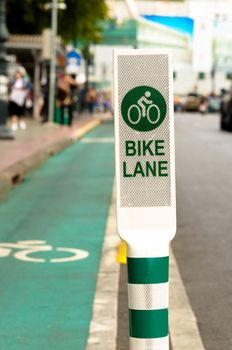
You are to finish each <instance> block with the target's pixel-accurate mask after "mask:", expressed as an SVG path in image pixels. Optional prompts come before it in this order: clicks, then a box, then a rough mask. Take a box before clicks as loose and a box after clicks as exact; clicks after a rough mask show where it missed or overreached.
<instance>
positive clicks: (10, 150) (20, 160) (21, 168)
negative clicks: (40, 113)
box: [0, 113, 109, 197]
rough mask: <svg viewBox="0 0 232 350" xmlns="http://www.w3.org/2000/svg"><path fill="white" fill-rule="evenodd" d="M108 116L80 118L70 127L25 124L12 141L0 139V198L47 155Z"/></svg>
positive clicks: (75, 138)
mask: <svg viewBox="0 0 232 350" xmlns="http://www.w3.org/2000/svg"><path fill="white" fill-rule="evenodd" d="M107 118H109V115H108V114H100V113H99V114H95V115H91V116H90V115H86V114H83V115H79V116H78V117H77V118H76V120H74V123H73V126H72V127H71V128H70V127H68V126H61V125H58V124H48V123H45V124H41V123H39V122H37V121H34V120H29V121H28V122H27V125H28V128H27V130H25V131H17V132H16V134H15V140H13V141H12V140H0V154H1V162H0V197H1V196H2V195H3V194H4V193H5V192H6V191H7V190H9V189H10V188H11V187H12V185H14V184H16V183H18V182H21V181H22V180H23V177H24V175H25V174H26V173H28V172H30V171H32V170H34V169H35V168H36V167H38V166H39V165H40V164H42V163H43V162H44V161H45V160H46V159H47V158H49V157H50V156H52V155H54V154H56V153H58V152H60V151H61V150H63V149H64V148H66V147H68V146H69V145H71V144H72V143H73V142H74V141H75V140H77V139H79V138H81V137H82V136H83V135H84V134H85V133H86V132H88V131H90V130H91V129H93V128H94V127H96V126H97V125H99V124H100V123H101V122H102V121H103V120H104V119H107Z"/></svg>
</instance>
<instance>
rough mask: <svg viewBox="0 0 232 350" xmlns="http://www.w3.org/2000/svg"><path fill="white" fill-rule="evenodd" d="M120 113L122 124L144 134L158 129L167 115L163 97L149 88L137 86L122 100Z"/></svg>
mask: <svg viewBox="0 0 232 350" xmlns="http://www.w3.org/2000/svg"><path fill="white" fill-rule="evenodd" d="M121 113H122V118H123V120H124V122H125V123H126V124H127V125H128V126H129V127H130V128H131V129H134V130H136V131H141V132H144V131H145V132H146V131H151V130H154V129H156V128H158V127H159V126H160V125H161V124H162V123H163V121H164V119H165V117H166V114H167V104H166V100H165V98H164V97H163V95H162V94H161V93H160V92H159V91H158V90H157V89H154V88H153V87H151V86H147V85H143V86H137V87H135V88H133V89H131V90H129V91H128V92H127V93H126V94H125V96H124V97H123V99H122V103H121Z"/></svg>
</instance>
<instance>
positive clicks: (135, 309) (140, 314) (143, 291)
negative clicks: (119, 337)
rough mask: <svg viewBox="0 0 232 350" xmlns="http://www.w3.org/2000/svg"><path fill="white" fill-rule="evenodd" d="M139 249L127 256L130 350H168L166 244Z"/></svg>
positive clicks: (167, 266)
mask: <svg viewBox="0 0 232 350" xmlns="http://www.w3.org/2000/svg"><path fill="white" fill-rule="evenodd" d="M141 246H142V245H133V246H131V245H130V244H128V253H127V255H128V256H127V264H128V306H129V336H130V350H169V331H168V311H169V310H168V308H169V244H168V243H164V244H163V245H160V244H159V245H158V244H157V245H156V244H154V246H153V249H152V250H153V253H152V254H151V250H150V249H149V250H150V252H149V253H150V254H149V255H147V254H144V250H143V249H141ZM154 247H155V248H154ZM146 248H147V247H146ZM149 250H148V249H146V251H149Z"/></svg>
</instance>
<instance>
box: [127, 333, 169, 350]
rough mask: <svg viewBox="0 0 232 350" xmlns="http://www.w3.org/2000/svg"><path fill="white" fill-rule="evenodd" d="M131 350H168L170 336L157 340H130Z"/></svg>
mask: <svg viewBox="0 0 232 350" xmlns="http://www.w3.org/2000/svg"><path fill="white" fill-rule="evenodd" d="M129 342H130V350H168V349H169V336H167V337H164V338H155V339H138V338H132V337H130V339H129Z"/></svg>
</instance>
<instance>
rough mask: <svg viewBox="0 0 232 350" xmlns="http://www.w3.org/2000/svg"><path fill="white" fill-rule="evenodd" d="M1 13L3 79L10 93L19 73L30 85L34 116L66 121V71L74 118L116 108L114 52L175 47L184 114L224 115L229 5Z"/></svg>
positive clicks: (60, 5)
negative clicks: (113, 105)
mask: <svg viewBox="0 0 232 350" xmlns="http://www.w3.org/2000/svg"><path fill="white" fill-rule="evenodd" d="M5 9H6V13H5ZM1 12H2V14H5V15H6V16H4V15H2V16H1V32H0V33H1V34H0V35H1V37H2V38H1V42H2V44H1V46H2V49H1V60H2V66H4V65H5V63H6V61H7V69H6V68H5V69H4V68H3V73H4V74H3V75H7V78H8V90H10V91H11V87H12V84H13V83H12V81H13V80H14V74H15V72H16V70H21V71H22V72H23V76H24V80H26V81H27V82H30V84H27V89H28V94H27V95H26V97H25V109H24V111H25V113H26V114H27V115H28V114H29V115H31V117H32V118H37V119H39V118H40V119H41V120H42V121H47V120H50V121H51V120H55V121H56V122H59V114H60V111H59V109H60V106H61V105H62V101H61V100H62V97H61V96H60V95H62V91H60V90H62V89H61V86H62V82H63V75H64V74H66V75H69V76H70V77H72V78H73V81H72V85H71V86H72V96H71V97H72V111H73V112H74V114H75V113H76V114H77V112H83V111H84V110H88V111H89V112H92V111H93V110H94V111H99V110H100V111H102V110H110V109H111V83H112V49H113V48H169V49H171V50H172V52H173V62H174V76H173V78H174V91H175V109H176V110H178V111H183V110H187V111H199V110H200V111H201V112H202V113H205V112H219V111H220V107H221V99H222V98H224V96H225V95H226V92H228V91H230V88H231V84H232V53H231V49H230V48H231V44H232V38H231V26H232V4H231V2H230V1H229V0H224V1H217V0H210V1H207V0H203V1H202V0H185V1H184V0H182V1H181V0H176V1H166V0H163V1H151V0H144V1H135V0H124V1H122V0H115V1H113V0H90V1H88V2H82V1H78V0H77V1H74V0H73V1H72V0H66V1H64V0H62V1H61V0H59V1H58V0H56V1H53V2H50V3H49V2H48V1H47V0H40V1H39V0H38V1H30V0H26V1H22V0H17V1H16V0H5V1H4V0H1ZM4 17H6V18H4ZM7 28H8V33H7ZM54 38H55V39H54ZM3 42H4V44H3ZM3 46H4V49H3ZM4 54H5V57H3V56H4ZM54 72H55V73H54ZM54 74H55V76H54ZM70 83H71V81H69V84H70ZM67 84H68V83H67V82H66V85H67ZM89 88H91V89H92V90H90V91H88V90H89ZM9 93H10V92H9ZM89 94H90V96H89ZM91 95H93V96H92V97H91ZM91 98H92V99H93V100H94V101H93V106H91V105H90V104H89V106H88V100H90V99H91ZM53 99H55V100H56V105H55V107H53V102H52V101H51V100H53ZM229 99H230V96H228V94H227V96H226V97H225V100H226V102H225V104H228V100H229ZM227 108H228V106H227V105H226V106H225V107H224V109H227ZM72 117H73V116H72ZM2 119H3V117H2ZM5 119H6V117H5ZM4 123H5V121H3V120H2V122H1V124H4ZM222 124H223V122H222ZM224 124H228V123H227V122H226V121H225V122H224ZM229 124H230V123H229ZM229 124H228V125H224V127H225V128H230V127H231V125H229ZM13 129H14V127H13Z"/></svg>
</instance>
